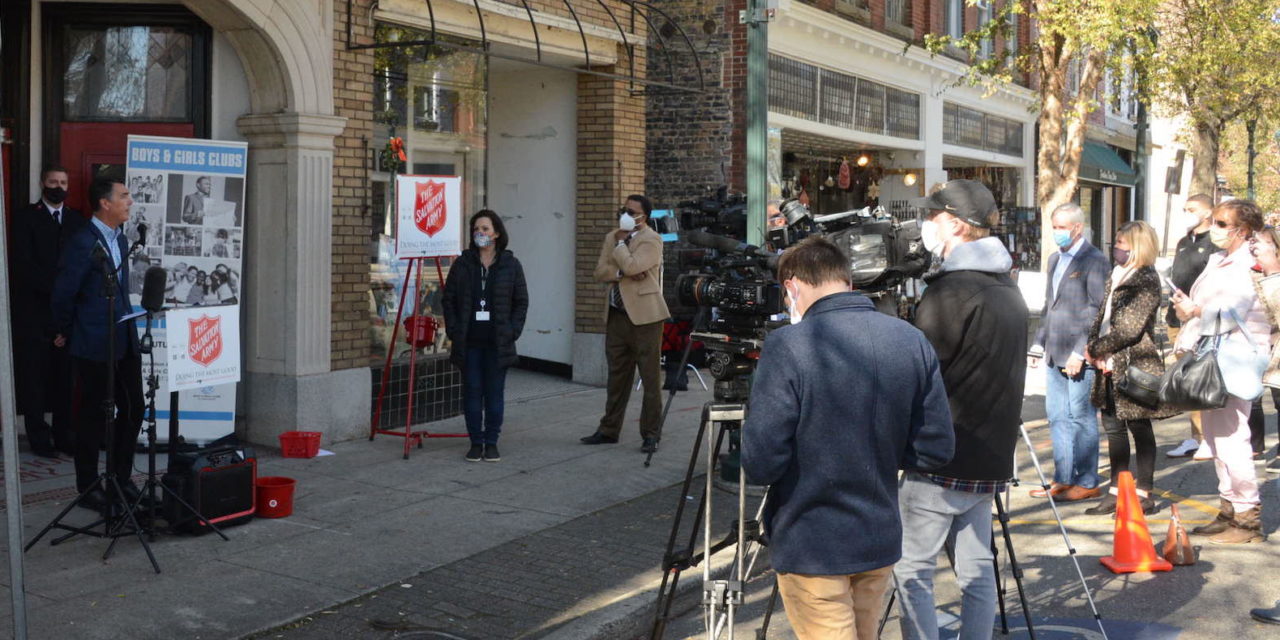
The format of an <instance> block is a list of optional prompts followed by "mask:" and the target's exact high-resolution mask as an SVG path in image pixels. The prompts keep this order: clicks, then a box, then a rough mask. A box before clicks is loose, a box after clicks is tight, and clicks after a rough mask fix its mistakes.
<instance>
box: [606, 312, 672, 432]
mask: <svg viewBox="0 0 1280 640" xmlns="http://www.w3.org/2000/svg"><path fill="white" fill-rule="evenodd" d="M604 350H605V356H606V357H607V358H608V359H609V384H608V395H607V396H606V398H605V402H604V416H603V417H602V418H600V426H599V427H597V428H596V430H597V431H599V432H600V433H601V434H603V435H606V436H608V437H610V438H617V437H618V436H619V434H621V433H622V421H623V419H624V418H626V415H627V400H629V399H631V385H632V382H633V381H634V380H635V375H636V369H637V368H638V369H639V370H640V383H641V385H643V387H644V389H643V393H644V402H643V403H642V404H641V406H640V437H641V438H654V439H658V438H661V437H662V380H661V379H659V376H660V375H661V372H662V368H661V367H660V366H659V359H660V358H661V357H662V323H661V322H651V323H649V324H632V323H631V318H630V317H628V316H627V314H626V312H624V311H618V310H617V309H612V308H611V309H609V322H608V324H607V325H606V327H605V338H604Z"/></svg>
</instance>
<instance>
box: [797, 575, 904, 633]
mask: <svg viewBox="0 0 1280 640" xmlns="http://www.w3.org/2000/svg"><path fill="white" fill-rule="evenodd" d="M892 571H893V565H889V566H887V567H881V568H879V569H872V570H871V571H864V572H863V573H855V574H853V575H840V576H810V575H803V574H799V573H779V574H778V591H779V593H780V594H781V595H782V606H783V607H784V608H786V611H787V620H789V621H791V629H792V630H793V631H795V634H796V638H799V640H850V639H851V638H855V637H856V638H857V639H858V640H875V638H876V627H878V626H879V624H880V616H881V615H883V614H884V592H885V590H886V588H887V587H888V585H889V576H890V575H892ZM855 631H856V635H855Z"/></svg>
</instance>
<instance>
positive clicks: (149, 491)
mask: <svg viewBox="0 0 1280 640" xmlns="http://www.w3.org/2000/svg"><path fill="white" fill-rule="evenodd" d="M143 304H146V297H145V296H144V297H143ZM160 311H163V307H162V308H160V309H156V310H154V311H153V310H151V309H147V328H146V331H145V332H143V334H142V340H141V348H140V351H142V353H144V354H146V356H147V361H148V366H149V369H150V373H149V374H148V375H147V393H146V399H147V406H146V420H145V422H146V423H147V481H146V482H145V483H144V484H143V485H142V490H141V491H140V493H141V495H140V496H139V498H138V499H139V500H142V498H146V499H147V500H148V502H149V504H148V506H147V517H148V524H149V526H148V528H147V535H148V536H149V537H150V538H151V539H152V540H155V538H156V529H155V523H156V504H157V502H158V501H157V500H156V497H157V494H156V488H157V487H158V488H159V489H160V490H161V491H163V492H164V495H165V496H166V497H168V498H172V499H173V500H174V501H175V502H176V503H177V504H178V505H180V506H181V507H182V509H185V510H186V511H187V512H188V513H190V514H191V515H192V516H195V518H196V519H197V520H199V521H200V523H201V524H203V525H204V526H206V527H209V529H210V530H212V531H213V532H214V533H216V534H218V535H219V536H221V537H222V539H223V540H227V541H230V540H231V539H230V538H228V537H227V534H225V533H223V532H222V530H221V529H219V528H218V527H217V526H215V525H214V524H213V523H212V522H210V521H209V519H208V518H206V517H205V516H204V514H202V513H200V512H199V511H198V510H197V509H196V508H195V507H193V506H191V504H190V503H188V502H187V501H186V500H183V499H182V496H180V495H178V493H177V492H176V491H174V490H173V489H171V488H169V486H168V485H166V484H165V483H164V482H161V481H160V480H157V479H156V391H157V390H158V389H159V388H160V376H158V375H156V354H155V349H154V348H153V347H154V339H153V338H152V336H151V321H152V318H153V317H154V314H155V313H158V312H160ZM177 395H178V392H177V391H174V392H172V393H171V394H170V405H169V412H170V416H171V417H170V419H169V459H170V460H172V459H173V455H174V454H175V453H177V450H178V440H177V438H178V429H177V419H176V418H175V417H172V416H176V415H178V403H177ZM135 506H138V505H135ZM173 511H177V510H176V509H174V510H173ZM178 514H181V512H180V511H178ZM165 519H166V520H167V521H168V522H169V527H170V528H171V529H172V528H173V527H175V526H177V524H178V521H179V517H178V515H175V513H172V512H170V513H168V514H166V515H165ZM112 544H114V541H113V542H112Z"/></svg>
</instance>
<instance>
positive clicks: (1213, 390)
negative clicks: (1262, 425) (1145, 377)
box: [1160, 318, 1227, 411]
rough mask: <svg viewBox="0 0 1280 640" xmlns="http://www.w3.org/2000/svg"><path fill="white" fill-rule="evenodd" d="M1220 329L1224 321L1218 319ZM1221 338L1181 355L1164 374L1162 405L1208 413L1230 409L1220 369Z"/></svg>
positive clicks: (1209, 339) (1210, 339) (1202, 341)
mask: <svg viewBox="0 0 1280 640" xmlns="http://www.w3.org/2000/svg"><path fill="white" fill-rule="evenodd" d="M1217 324H1218V326H1219V327H1220V326H1221V324H1222V319H1221V318H1218V321H1217ZM1221 341H1222V336H1220V335H1217V332H1216V331H1215V332H1214V335H1211V336H1204V337H1202V338H1200V341H1199V342H1197V343H1196V348H1195V350H1193V351H1191V352H1190V353H1188V354H1186V355H1184V356H1182V357H1181V358H1179V359H1178V361H1177V362H1175V363H1173V366H1171V367H1169V369H1168V370H1167V371H1165V372H1164V377H1163V379H1161V381H1160V402H1162V403H1164V405H1165V406H1167V407H1169V408H1170V409H1174V410H1178V411H1208V410H1212V409H1221V408H1223V407H1225V406H1227V386H1226V383H1225V382H1224V381H1223V379H1222V370H1221V369H1219V368H1218V344H1219V343H1220V342H1221Z"/></svg>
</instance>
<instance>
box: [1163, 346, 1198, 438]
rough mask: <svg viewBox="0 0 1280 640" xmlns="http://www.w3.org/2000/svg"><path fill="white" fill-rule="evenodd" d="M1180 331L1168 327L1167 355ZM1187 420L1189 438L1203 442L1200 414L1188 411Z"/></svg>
mask: <svg viewBox="0 0 1280 640" xmlns="http://www.w3.org/2000/svg"><path fill="white" fill-rule="evenodd" d="M1181 330H1182V328H1181V327H1169V345H1170V349H1169V353H1170V354H1172V353H1173V349H1172V346H1173V345H1174V344H1175V343H1177V342H1178V333H1179V332H1180V331H1181ZM1166 364H1173V363H1172V362H1168V363H1166ZM1187 419H1188V420H1190V421H1191V437H1192V438H1193V439H1195V440H1196V441H1199V442H1204V429H1203V428H1202V427H1201V426H1200V412H1199V411H1188V412H1187Z"/></svg>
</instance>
